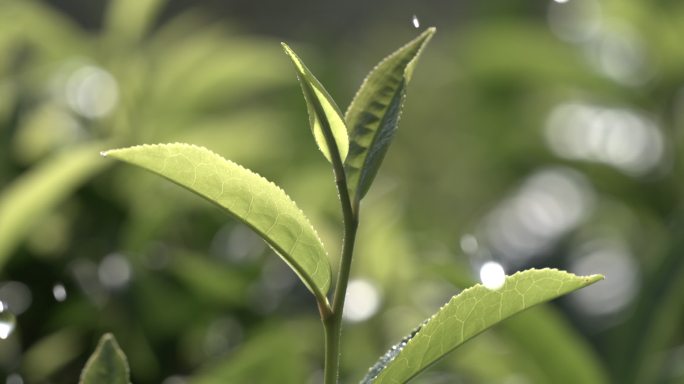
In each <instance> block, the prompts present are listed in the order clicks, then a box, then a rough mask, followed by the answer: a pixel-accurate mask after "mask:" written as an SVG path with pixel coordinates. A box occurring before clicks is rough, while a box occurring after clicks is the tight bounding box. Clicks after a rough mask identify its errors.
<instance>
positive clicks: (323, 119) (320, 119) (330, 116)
mask: <svg viewBox="0 0 684 384" xmlns="http://www.w3.org/2000/svg"><path fill="white" fill-rule="evenodd" d="M283 48H284V49H285V53H287V55H288V56H289V57H290V59H292V63H293V64H294V66H295V68H296V69H297V77H298V78H299V83H300V84H301V86H302V92H304V99H306V108H307V110H308V111H309V121H310V123H311V129H312V130H313V134H314V137H315V138H316V144H318V148H319V149H320V150H321V152H323V155H325V158H326V159H328V161H330V162H332V157H331V156H332V155H333V154H334V153H335V152H337V153H339V157H340V161H344V159H345V158H346V157H347V152H348V150H349V137H348V136H347V128H346V126H345V124H344V119H343V118H342V113H341V112H340V109H339V108H338V107H337V104H335V101H334V100H333V99H332V97H330V94H328V92H327V91H326V90H325V88H323V85H322V84H321V83H320V82H319V81H318V79H316V77H315V76H314V75H313V74H312V73H311V71H309V69H308V68H307V67H306V65H304V62H302V60H301V59H300V58H299V56H297V54H295V53H294V51H292V49H290V47H288V46H287V44H285V43H283ZM333 146H334V147H335V149H332V150H331V148H332V147H333Z"/></svg>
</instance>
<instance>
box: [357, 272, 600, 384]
mask: <svg viewBox="0 0 684 384" xmlns="http://www.w3.org/2000/svg"><path fill="white" fill-rule="evenodd" d="M602 278H603V276H601V275H592V276H576V275H573V274H571V273H568V272H564V271H559V270H556V269H542V270H536V269H531V270H527V271H524V272H518V273H516V274H514V275H512V276H509V277H507V278H506V283H505V284H504V286H503V287H502V288H500V289H498V290H490V289H488V288H485V287H484V286H483V285H481V284H478V285H475V286H473V287H471V288H469V289H466V290H465V291H463V292H461V293H460V294H459V295H456V296H454V297H453V298H452V299H451V300H450V301H449V302H448V303H447V304H446V305H445V306H443V307H442V308H441V309H440V310H439V311H438V312H437V313H436V314H435V315H434V316H432V317H431V318H430V319H428V320H427V322H425V323H424V324H423V325H422V326H421V327H420V329H419V330H418V331H417V332H416V331H414V332H415V335H414V336H413V337H410V338H408V339H406V340H405V341H404V342H402V343H401V344H400V345H398V346H395V348H393V350H394V351H396V352H395V353H392V354H390V355H391V356H390V355H388V354H386V355H385V356H383V357H382V358H381V361H380V362H379V364H376V365H375V366H373V368H372V369H371V371H370V372H369V374H368V375H367V376H366V377H365V378H364V380H363V381H362V383H363V384H370V383H373V384H380V383H393V384H396V383H406V382H407V381H409V380H410V379H411V378H413V377H415V376H416V375H417V374H419V373H420V372H422V371H423V370H424V369H426V368H427V367H429V366H430V365H432V364H434V363H435V362H437V361H438V360H439V359H440V358H442V357H443V356H444V355H446V354H447V353H449V352H451V351H452V350H454V349H455V348H457V347H458V346H459V345H461V344H463V343H464V342H466V341H468V340H469V339H471V338H472V337H474V336H476V335H477V334H479V333H481V332H483V331H484V330H486V329H487V328H489V327H491V326H493V325H495V324H497V323H499V322H500V321H502V320H504V319H506V318H508V317H510V316H513V315H515V314H516V313H518V312H521V311H523V310H525V309H527V308H529V307H531V306H534V305H536V304H539V303H543V302H545V301H549V300H552V299H554V298H557V297H559V296H562V295H565V294H567V293H570V292H572V291H574V290H577V289H579V288H582V287H585V286H587V285H590V284H592V283H595V282H597V281H599V280H601V279H602ZM383 359H384V360H383ZM383 367H384V368H383Z"/></svg>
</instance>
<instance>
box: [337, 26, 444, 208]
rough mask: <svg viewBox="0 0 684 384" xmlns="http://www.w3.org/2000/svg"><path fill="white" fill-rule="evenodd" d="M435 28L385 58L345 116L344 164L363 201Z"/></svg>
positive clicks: (354, 190)
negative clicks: (417, 65)
mask: <svg viewBox="0 0 684 384" xmlns="http://www.w3.org/2000/svg"><path fill="white" fill-rule="evenodd" d="M434 33H435V28H428V29H427V30H426V31H425V32H423V33H421V34H420V36H418V37H417V38H415V39H414V40H412V41H410V42H409V43H408V44H406V45H404V46H403V47H401V48H399V49H398V50H397V51H395V52H394V53H392V54H391V55H389V56H387V57H386V58H385V59H383V60H382V61H381V62H380V63H379V64H378V65H377V66H376V67H375V68H374V69H373V70H372V71H371V72H370V73H369V74H368V76H367V77H366V79H365V80H364V81H363V84H361V88H359V91H358V92H357V93H356V96H354V99H353V100H352V102H351V104H350V105H349V109H347V113H346V115H345V121H346V122H347V127H349V136H350V138H349V140H350V143H349V154H348V155H347V160H346V161H345V170H346V172H347V183H348V185H349V193H350V194H351V195H352V196H353V199H354V200H355V201H360V200H361V199H362V198H363V196H364V195H365V194H366V192H368V189H369V188H370V185H371V183H372V182H373V179H374V178H375V175H376V174H377V172H378V168H379V167H380V164H381V163H382V160H383V158H384V157H385V153H386V152H387V148H388V147H389V144H390V142H391V141H392V136H394V131H395V130H396V129H397V126H398V125H399V117H400V115H401V109H402V106H403V103H404V98H405V96H406V86H407V84H408V83H409V81H410V80H411V75H412V74H413V68H414V67H415V65H416V61H417V60H418V57H419V55H420V53H421V52H422V50H423V48H424V47H425V46H426V45H427V43H428V42H429V41H430V39H431V38H432V35H433V34H434Z"/></svg>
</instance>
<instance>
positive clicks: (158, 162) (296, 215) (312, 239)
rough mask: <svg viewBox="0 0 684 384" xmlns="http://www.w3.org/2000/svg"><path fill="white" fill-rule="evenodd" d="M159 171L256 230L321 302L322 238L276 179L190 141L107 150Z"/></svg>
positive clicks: (325, 281) (326, 274)
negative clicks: (266, 177) (190, 143)
mask: <svg viewBox="0 0 684 384" xmlns="http://www.w3.org/2000/svg"><path fill="white" fill-rule="evenodd" d="M103 155H105V156H111V157H113V158H116V159H118V160H122V161H125V162H128V163H130V164H133V165H137V166H139V167H141V168H144V169H147V170H149V171H152V172H154V173H156V174H158V175H161V176H163V177H165V178H167V179H169V180H171V181H173V182H174V183H176V184H178V185H180V186H182V187H184V188H186V189H188V190H190V191H192V192H194V193H196V194H198V195H199V196H201V197H203V198H205V199H207V200H209V201H210V202H212V203H214V204H216V205H218V206H219V207H221V208H223V209H225V210H226V211H228V213H230V214H231V215H232V216H234V217H235V218H237V219H238V220H240V221H242V222H243V223H244V224H246V225H247V226H249V227H250V228H252V229H253V230H255V231H256V232H257V233H258V234H259V235H260V236H261V237H262V238H263V239H264V240H265V241H266V243H267V244H268V245H269V246H271V248H273V249H274V251H276V253H277V254H278V255H279V256H280V257H281V258H282V259H283V260H284V261H285V262H286V263H287V264H288V265H289V266H290V267H291V268H292V269H293V270H294V272H295V273H296V274H297V275H298V276H299V277H300V279H301V280H302V281H303V282H304V284H305V285H306V286H307V288H309V290H310V291H311V292H312V293H313V294H314V296H316V298H317V300H319V302H321V303H327V298H326V294H327V292H328V290H329V288H330V281H331V278H332V272H331V270H330V264H329V262H328V259H327V253H326V252H325V249H324V247H323V243H322V242H321V240H320V239H319V238H318V235H317V233H316V231H315V230H314V228H313V227H312V226H311V224H310V223H309V220H308V219H307V218H306V216H304V213H302V211H301V210H300V209H299V208H298V207H297V205H296V204H295V203H294V202H293V201H292V200H291V199H290V198H289V197H288V196H287V194H285V192H284V191H283V190H282V189H280V188H279V187H278V186H276V185H275V184H273V183H271V182H270V181H268V180H266V179H265V178H263V177H261V176H260V175H258V174H256V173H254V172H252V171H250V170H248V169H246V168H243V167H242V166H240V165H238V164H236V163H233V162H232V161H229V160H226V159H224V158H223V157H221V156H219V155H217V154H215V153H214V152H212V151H210V150H208V149H206V148H203V147H198V146H194V145H189V144H180V143H176V144H156V145H140V146H134V147H129V148H123V149H115V150H110V151H107V152H105V153H103Z"/></svg>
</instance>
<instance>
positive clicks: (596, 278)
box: [584, 274, 606, 284]
mask: <svg viewBox="0 0 684 384" xmlns="http://www.w3.org/2000/svg"><path fill="white" fill-rule="evenodd" d="M605 278H606V277H605V276H604V275H601V274H595V275H589V276H584V280H585V281H586V282H587V284H593V283H596V282H597V281H601V280H605Z"/></svg>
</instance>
